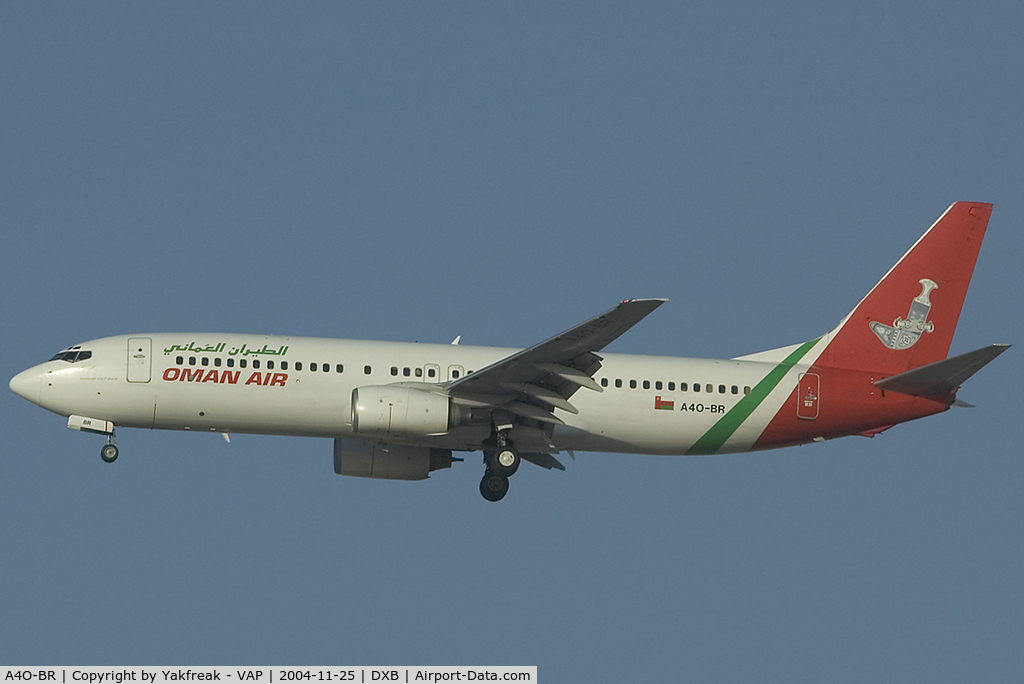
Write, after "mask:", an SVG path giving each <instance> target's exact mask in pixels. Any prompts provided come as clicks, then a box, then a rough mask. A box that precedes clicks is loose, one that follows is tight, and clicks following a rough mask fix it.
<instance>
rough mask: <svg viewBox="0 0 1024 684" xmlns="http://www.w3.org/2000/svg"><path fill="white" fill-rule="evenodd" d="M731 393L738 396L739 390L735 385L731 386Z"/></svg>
mask: <svg viewBox="0 0 1024 684" xmlns="http://www.w3.org/2000/svg"><path fill="white" fill-rule="evenodd" d="M732 393H733V394H739V393H740V388H739V387H737V386H736V385H733V386H732Z"/></svg>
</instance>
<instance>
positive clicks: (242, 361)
mask: <svg viewBox="0 0 1024 684" xmlns="http://www.w3.org/2000/svg"><path fill="white" fill-rule="evenodd" d="M248 365H249V361H248V360H246V359H239V360H238V367H239V368H245V367H246V366H248Z"/></svg>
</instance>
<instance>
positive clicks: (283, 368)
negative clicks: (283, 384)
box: [281, 361, 288, 370]
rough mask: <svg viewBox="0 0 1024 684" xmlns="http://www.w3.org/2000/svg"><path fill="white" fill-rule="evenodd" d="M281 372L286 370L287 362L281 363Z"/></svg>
mask: <svg viewBox="0 0 1024 684" xmlns="http://www.w3.org/2000/svg"><path fill="white" fill-rule="evenodd" d="M281 370H288V362H287V361H282V362H281Z"/></svg>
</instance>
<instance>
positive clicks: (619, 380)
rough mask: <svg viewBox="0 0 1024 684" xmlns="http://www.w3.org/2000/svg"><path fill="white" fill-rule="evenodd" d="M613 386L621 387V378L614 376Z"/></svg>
mask: <svg viewBox="0 0 1024 684" xmlns="http://www.w3.org/2000/svg"><path fill="white" fill-rule="evenodd" d="M615 386H616V387H622V379H621V378H615Z"/></svg>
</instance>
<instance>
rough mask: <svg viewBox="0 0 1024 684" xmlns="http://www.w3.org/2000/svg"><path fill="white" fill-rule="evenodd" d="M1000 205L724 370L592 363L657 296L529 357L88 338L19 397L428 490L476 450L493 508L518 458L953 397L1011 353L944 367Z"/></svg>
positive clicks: (862, 427)
mask: <svg viewBox="0 0 1024 684" xmlns="http://www.w3.org/2000/svg"><path fill="white" fill-rule="evenodd" d="M991 211H992V205H990V204H981V203H975V202H957V203H955V204H953V205H952V206H950V207H949V209H947V210H946V212H945V213H944V214H943V215H942V216H941V217H940V218H939V220H938V221H936V222H935V224H934V225H932V227H931V228H930V229H929V230H928V231H927V232H926V233H925V234H924V236H922V237H921V238H920V239H919V240H918V241H917V243H916V244H915V245H914V246H913V247H912V248H911V249H910V251H909V252H907V253H906V255H904V256H903V258H902V259H900V261H899V262H898V263H897V264H896V265H895V266H894V267H893V268H892V269H891V270H890V271H889V272H888V273H887V274H886V275H885V277H884V278H882V280H881V281H880V282H879V283H878V284H877V285H876V286H875V287H874V288H873V289H872V290H871V292H870V293H868V295H867V296H866V297H865V298H864V299H863V300H861V302H860V303H859V304H858V305H857V306H856V307H855V308H854V309H853V311H852V312H851V313H850V314H849V315H847V316H846V318H844V319H843V320H842V322H840V323H839V325H838V326H837V327H836V328H835V329H834V330H832V331H831V332H829V333H827V334H825V335H822V336H821V337H819V338H816V339H813V340H809V341H806V342H803V343H801V344H796V345H793V346H789V347H784V348H781V349H774V350H771V351H765V352H761V353H758V354H751V355H749V356H741V357H739V358H734V359H728V360H715V359H691V358H673V357H664V356H637V355H631V354H602V353H601V350H602V349H604V348H605V346H607V345H608V344H609V343H610V342H612V341H613V340H615V339H616V338H618V337H619V336H620V335H622V334H623V333H624V332H626V331H627V330H629V329H630V328H631V327H633V326H634V325H636V323H638V322H639V321H640V320H641V319H642V318H644V317H645V316H647V314H649V313H650V312H652V311H653V310H654V309H656V308H657V307H658V306H660V305H661V304H663V303H664V302H665V301H666V300H663V299H633V300H628V301H624V302H622V303H621V304H619V305H618V306H616V307H615V308H613V309H611V310H610V311H607V312H605V313H603V314H601V315H599V316H596V317H594V318H592V319H590V320H588V321H586V322H585V323H582V324H580V325H577V326H576V327H574V328H571V329H569V330H568V331H566V332H564V333H562V334H561V335H557V336H555V337H552V338H551V339H549V340H547V341H545V342H541V343H540V344H538V345H536V346H533V347H530V348H529V349H523V350H516V349H502V348H494V347H473V346H468V345H459V344H458V339H456V340H455V342H453V343H452V344H418V343H413V344H410V343H401V342H373V341H363V340H334V339H321V338H309V337H278V336H262V335H239V334H228V333H140V334H135V335H120V336H117V337H106V338H103V339H98V340H92V341H90V342H83V343H82V344H78V345H75V346H73V347H68V348H67V349H64V350H63V351H61V352H59V353H58V354H56V355H55V356H54V357H53V358H52V359H50V360H49V361H47V362H46V363H43V364H40V365H38V366H35V367H33V368H30V369H28V370H26V371H24V372H22V373H19V374H18V375H16V376H15V377H14V378H13V379H12V380H11V382H10V386H11V389H12V390H13V391H14V392H15V393H17V394H18V395H19V396H21V397H24V398H25V399H27V400H29V401H31V402H32V403H34V404H38V405H39V406H42V407H43V408H45V409H47V410H49V411H53V412H54V413H57V414H60V415H62V416H67V419H68V427H69V428H72V429H75V430H82V431H85V432H94V433H99V434H101V435H106V436H107V443H106V444H105V445H104V446H103V448H102V451H101V456H102V458H103V460H104V461H107V462H112V461H114V460H115V459H116V458H117V455H118V450H117V446H116V443H115V440H114V429H115V426H116V427H135V428H152V429H162V430H190V431H194V432H195V431H202V432H219V433H222V434H223V435H224V437H225V439H228V436H229V435H230V434H231V433H250V434H270V435H302V436H309V437H326V438H333V439H334V470H335V472H336V473H338V474H340V475H353V476H358V477H371V478H383V479H394V480H420V479H425V478H427V477H428V475H429V473H430V472H432V471H434V470H438V469H441V468H448V467H450V466H451V464H452V461H453V460H461V459H453V457H452V452H453V451H482V452H483V461H484V464H485V469H484V476H483V479H482V480H481V482H480V492H481V494H483V496H484V498H485V499H487V500H488V501H498V500H500V499H501V498H502V497H504V496H505V494H506V492H507V491H508V486H509V478H510V477H511V476H512V475H513V474H514V473H515V472H516V470H517V469H518V468H519V465H520V462H521V461H523V460H525V461H529V462H530V463H534V464H536V465H539V466H541V467H543V468H548V469H550V468H558V469H560V470H564V469H565V468H564V466H563V465H562V464H561V463H560V462H559V461H558V460H557V459H556V458H555V456H554V454H556V453H559V452H563V451H564V452H568V453H569V455H570V456H574V452H575V451H601V452H620V453H641V454H662V455H679V456H681V455H691V454H724V453H733V452H742V451H750V450H758V449H771V448H776V447H784V446H790V445H795V444H804V443H808V442H817V441H823V440H826V439H831V438H834V437H842V436H846V435H865V436H869V437H870V436H874V435H876V434H878V433H880V432H882V431H883V430H887V429H888V428H890V427H892V426H893V425H895V424H897V423H902V422H905V421H908V420H914V419H916V418H921V417H924V416H928V415H931V414H935V413H940V412H942V411H945V410H947V409H949V408H950V407H951V406H954V405H964V404H963V402H960V401H959V400H957V398H956V393H957V390H958V389H959V387H960V385H961V384H962V383H963V382H964V381H965V380H966V379H967V378H968V377H970V376H971V375H973V374H974V373H975V372H976V371H978V370H979V369H980V368H981V367H982V366H984V365H985V364H987V363H988V362H989V361H991V360H992V359H994V358H995V357H996V356H998V355H999V354H1000V353H1002V352H1003V351H1005V350H1006V349H1007V347H1008V346H1009V345H991V346H988V347H984V348H982V349H978V350H976V351H972V352H968V353H966V354H962V355H960V356H955V357H952V358H947V353H948V351H949V346H950V342H951V340H952V338H953V331H954V329H955V327H956V323H957V320H958V318H959V316H960V309H961V306H962V304H963V300H964V296H965V294H966V292H967V286H968V284H969V282H970V278H971V274H972V272H973V270H974V263H975V260H976V259H977V255H978V250H979V248H980V246H981V241H982V238H983V237H984V233H985V229H986V227H987V225H988V220H989V216H990V214H991Z"/></svg>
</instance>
